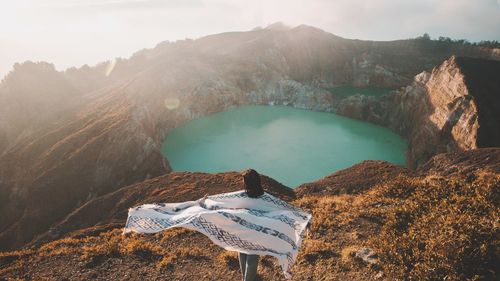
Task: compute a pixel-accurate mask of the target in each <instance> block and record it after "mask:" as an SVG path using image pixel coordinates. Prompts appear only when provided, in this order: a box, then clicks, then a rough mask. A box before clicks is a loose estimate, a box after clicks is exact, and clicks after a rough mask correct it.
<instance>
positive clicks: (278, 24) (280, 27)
mask: <svg viewBox="0 0 500 281" xmlns="http://www.w3.org/2000/svg"><path fill="white" fill-rule="evenodd" d="M265 29H267V30H290V26H288V25H286V24H284V23H283V22H281V21H278V22H275V23H272V24H270V25H268V26H266V28H265Z"/></svg>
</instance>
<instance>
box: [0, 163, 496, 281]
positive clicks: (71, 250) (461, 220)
mask: <svg viewBox="0 0 500 281" xmlns="http://www.w3.org/2000/svg"><path fill="white" fill-rule="evenodd" d="M499 186H500V176H499V175H496V174H491V173H489V174H486V173H484V174H483V173H481V172H477V173H475V174H472V175H470V174H469V175H458V176H447V177H444V176H439V175H427V176H408V175H399V176H396V177H395V178H393V179H391V180H389V181H387V182H384V183H381V184H378V185H375V186H374V187H372V188H371V189H369V190H367V191H366V192H364V193H361V194H343V195H326V196H325V195H321V194H310V195H306V196H304V197H302V198H299V199H296V200H295V201H294V204H297V205H299V206H301V207H302V208H304V209H307V210H308V211H310V212H312V214H313V221H312V224H311V228H310V231H309V233H308V234H307V235H306V238H305V240H304V242H303V245H302V247H301V251H300V253H299V256H298V259H297V263H296V265H295V266H294V269H293V272H294V280H377V279H379V280H495V278H498V268H497V267H498V264H497V263H498V257H499V255H500V247H499V246H500V245H499V243H500V242H499V241H498V237H499V235H500V229H499V213H500V212H499V211H500V206H499V204H500V193H499V191H500V190H499ZM68 263H73V264H76V265H80V266H81V268H83V269H82V270H80V271H79V272H77V273H76V274H82V275H77V277H74V278H76V279H78V278H80V277H81V278H82V279H85V278H87V277H88V276H99V277H100V276H109V271H111V270H110V269H109V268H110V267H104V266H103V265H104V264H107V263H109V264H110V265H109V266H111V267H112V268H113V267H119V268H120V269H119V271H118V273H116V272H115V273H114V274H115V275H114V276H115V278H117V277H119V276H122V277H123V276H129V277H130V276H135V275H134V272H135V271H138V270H140V269H144V270H143V272H147V274H148V275H147V278H151V279H154V278H156V277H155V276H163V277H165V276H169V277H170V279H171V280H195V279H200V278H201V279H204V280H220V279H227V280H230V279H231V280H232V279H235V278H239V266H238V256H237V254H236V253H233V252H228V251H225V250H223V249H221V248H219V247H217V246H215V245H214V244H213V243H211V242H210V241H209V240H208V239H207V238H206V237H204V236H203V235H201V234H198V233H196V232H193V231H189V230H185V229H172V230H168V231H165V232H162V233H158V234H154V235H138V234H131V235H126V236H125V235H122V234H121V230H120V229H116V230H113V231H109V232H105V233H101V234H100V235H98V236H92V237H83V238H76V237H73V238H72V237H68V238H64V239H61V240H58V241H54V242H51V243H48V244H45V245H43V246H41V247H39V248H36V249H28V250H22V251H17V252H9V253H2V254H0V276H7V277H12V278H26V279H31V278H32V277H33V276H34V274H35V272H36V268H37V266H40V267H43V266H44V264H46V265H49V266H50V267H51V268H58V267H61V268H63V269H64V268H65V267H67V266H68ZM130 264H132V266H129V265H130ZM27 265H29V266H27ZM127 266H129V267H127ZM194 268H196V270H194ZM81 272H84V273H85V274H94V275H83V274H84V273H81ZM47 274H49V276H55V275H54V274H52V275H50V274H51V273H50V272H49V273H47ZM142 274H146V273H142ZM259 274H260V275H261V276H262V278H263V279H264V280H282V279H283V276H282V273H281V270H280V268H279V267H278V265H277V263H276V261H275V259H273V258H271V257H264V258H262V259H261V261H260V265H259ZM78 276H79V277H78ZM111 278H113V277H111ZM147 278H146V279H147ZM55 279H56V280H58V278H55ZM70 279H71V278H70ZM131 279H138V278H137V277H132V278H131ZM48 280H51V279H50V278H48ZM52 280H53V279H52Z"/></svg>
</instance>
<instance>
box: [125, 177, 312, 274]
mask: <svg viewBox="0 0 500 281" xmlns="http://www.w3.org/2000/svg"><path fill="white" fill-rule="evenodd" d="M242 176H243V183H244V187H245V189H244V190H239V191H234V192H228V193H221V194H215V195H211V196H207V195H205V196H204V197H203V198H201V199H199V200H196V201H188V202H184V203H155V204H144V205H140V206H137V207H134V208H130V209H129V213H128V218H127V223H126V225H125V228H124V231H123V233H128V232H130V231H134V232H139V233H156V232H159V231H162V230H166V229H169V228H172V227H184V228H187V229H192V230H196V231H198V232H200V233H202V234H204V235H206V236H207V237H208V238H209V239H210V240H212V242H214V243H215V244H217V245H219V246H221V247H223V248H225V249H226V250H229V251H237V252H239V253H240V254H239V261H240V268H241V273H242V275H243V280H245V281H250V280H255V278H256V275H257V263H258V258H259V256H260V255H269V256H273V257H275V258H277V259H278V263H279V264H280V266H281V268H282V270H283V273H284V275H285V277H286V278H290V277H291V274H290V270H291V267H292V265H293V263H294V262H295V259H296V258H297V255H298V251H299V247H300V245H301V242H302V239H303V235H304V232H305V230H306V226H307V224H308V223H309V221H310V219H311V215H310V214H308V213H306V212H304V211H303V210H301V209H300V208H297V207H295V206H293V205H291V204H289V203H287V202H285V201H283V200H281V199H279V198H277V197H275V196H273V195H271V194H269V193H266V192H264V190H263V188H262V185H261V182H260V175H259V174H258V173H257V172H256V171H255V170H251V169H250V170H246V171H244V172H242Z"/></svg>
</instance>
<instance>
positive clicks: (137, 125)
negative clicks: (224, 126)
mask: <svg viewBox="0 0 500 281" xmlns="http://www.w3.org/2000/svg"><path fill="white" fill-rule="evenodd" d="M452 54H459V55H469V56H474V57H484V58H489V59H498V54H495V53H493V52H492V51H491V50H488V49H484V48H463V47H462V46H451V47H450V48H442V46H440V45H436V46H434V45H428V44H427V43H425V42H422V41H421V40H400V41H393V42H372V41H362V40H348V39H344V38H340V37H338V36H335V35H332V34H329V33H327V32H324V31H322V30H319V29H317V28H313V27H309V26H298V27H295V28H280V29H275V28H266V29H261V30H254V31H248V32H229V33H222V34H216V35H211V36H206V37H203V38H200V39H197V40H183V41H178V42H173V43H172V42H164V43H161V44H159V45H158V46H157V47H155V48H153V49H151V50H143V51H140V52H138V53H136V54H135V55H134V56H132V57H131V58H130V59H119V60H116V61H115V62H114V63H111V62H109V63H103V64H99V65H97V66H95V67H88V66H86V67H82V68H79V69H69V70H67V71H65V72H62V73H59V72H56V71H54V70H53V69H52V70H50V71H48V73H50V75H51V77H54V78H53V79H45V78H43V77H45V76H40V77H39V76H38V74H36V75H34V76H29V77H31V78H33V77H34V78H33V79H34V80H35V81H36V82H37V83H36V84H33V85H32V83H31V81H32V80H33V79H32V80H30V79H31V78H30V79H27V78H22V79H17V80H16V79H11V78H12V77H24V76H23V73H24V72H23V71H22V69H16V70H14V71H13V72H12V73H11V74H9V75H10V76H8V77H7V78H6V79H4V80H3V81H2V84H1V85H0V100H1V99H3V98H5V97H7V98H8V99H9V102H6V103H1V104H0V112H7V111H5V110H7V109H8V108H13V110H11V109H8V112H11V113H12V114H11V113H9V114H8V115H2V116H1V117H2V119H1V120H0V124H4V125H5V124H7V125H5V126H3V125H2V126H3V127H0V128H7V127H9V126H10V125H11V124H16V123H13V122H14V121H16V120H25V119H23V118H21V117H20V116H22V115H23V114H24V109H23V108H24V107H23V106H24V103H23V102H22V101H30V100H31V99H32V98H33V95H34V94H33V93H34V92H36V89H32V88H29V87H35V86H34V85H36V88H40V89H51V90H50V91H49V92H50V93H47V94H44V96H45V95H53V96H54V100H55V101H53V100H52V98H51V99H43V98H41V99H37V101H38V100H40V101H42V102H46V104H47V106H44V107H43V108H48V109H52V108H55V109H58V110H56V112H55V113H54V114H48V117H47V118H45V117H44V116H43V115H39V114H34V115H33V116H32V117H30V118H27V119H26V121H23V122H24V123H26V124H27V125H26V126H28V127H27V129H26V130H24V129H23V130H18V131H11V130H10V129H5V130H4V129H2V130H0V150H2V149H3V151H2V152H0V250H3V249H13V248H18V247H20V246H22V245H24V244H26V243H28V242H29V241H31V240H32V239H33V238H34V237H35V236H37V235H40V234H42V233H45V232H46V231H47V230H48V229H49V228H50V227H51V226H54V225H56V224H58V223H60V222H61V220H63V219H64V218H65V217H66V216H67V215H68V214H69V213H71V212H73V211H75V210H76V209H78V208H79V207H81V206H82V205H84V204H85V203H86V202H89V201H90V200H92V199H93V198H96V197H97V196H101V195H103V194H107V193H110V192H113V191H115V190H117V189H118V188H120V187H122V186H126V185H129V184H132V183H135V182H141V181H143V180H144V179H147V178H150V177H154V176H158V175H161V174H163V173H164V172H168V171H170V168H169V165H168V161H166V160H165V159H164V158H163V157H162V156H161V154H160V151H159V148H160V144H161V143H162V141H163V140H164V138H165V136H166V134H167V133H168V131H169V130H170V129H172V128H174V127H177V126H179V125H181V124H183V123H184V122H187V121H189V120H191V119H193V118H197V117H201V116H205V115H207V114H210V113H214V112H218V111H222V110H225V109H228V108H231V107H235V106H240V105H245V104H286V105H289V106H295V107H300V108H307V109H313V110H321V111H334V110H335V109H336V107H337V105H338V103H339V102H341V100H340V99H339V98H338V97H336V96H335V95H332V94H331V93H330V92H328V91H327V90H325V88H328V87H330V86H333V85H339V84H352V85H358V86H368V85H372V86H385V87H396V86H398V87H399V86H403V85H406V84H407V83H409V82H410V81H411V79H412V77H413V76H414V75H416V74H417V73H419V72H421V71H422V70H431V69H432V67H433V66H435V65H436V64H438V63H440V62H442V60H443V59H445V58H447V57H449V56H450V55H452ZM28 65H30V64H29V63H28ZM9 77H10V78H9ZM35 78H37V79H35ZM41 78H43V79H41ZM14 82H15V83H14ZM481 83H482V82H481ZM24 84H26V85H24ZM52 84H54V85H53V87H49V86H51V85H52ZM30 85H32V86H30ZM25 86H26V87H28V88H29V91H28V90H27V91H24V90H23V89H24V88H25ZM412 87H413V86H412ZM415 87H416V86H415ZM4 89H8V91H6V90H4ZM52 89H53V90H52ZM60 89H63V90H62V92H60ZM6 93H7V94H6ZM73 93H74V94H73ZM401 95H402V94H401ZM35 96H36V95H35ZM398 97H399V95H397V96H394V97H393V99H397V98H398ZM401 98H403V97H401ZM409 100H411V99H409ZM16 104H17V105H18V106H15V105H16ZM19 104H20V105H19ZM35 104H37V103H35ZM402 104H404V105H400V104H395V103H394V104H393V105H394V106H398V107H403V106H405V108H406V106H409V103H404V102H402ZM34 106H35V105H34ZM417 106H420V103H418V104H417ZM358 108H361V106H358ZM59 109H60V112H61V115H59V113H58V112H59ZM28 110H29V108H28ZM415 110H416V109H410V110H409V111H415ZM45 111H50V110H45ZM45 111H44V112H45ZM62 112H64V114H63V113H62ZM405 112H408V110H406V111H405ZM56 113H57V114H56ZM66 113H67V114H66ZM394 116H396V115H394ZM18 118H20V119H18ZM37 118H39V120H38V121H40V122H36V121H37ZM363 119H366V120H370V119H373V118H363ZM487 119H488V117H486V118H485V120H487ZM33 120H35V121H33ZM401 120H407V121H405V123H404V126H410V125H412V123H411V122H410V121H409V120H410V119H401ZM31 122H33V123H31ZM478 122H481V120H479V121H478ZM391 124H392V125H388V126H389V127H391V126H403V125H401V124H398V123H391ZM479 124H481V123H479ZM23 126H24V125H23ZM21 127H22V126H21V125H19V127H18V126H17V125H16V130H17V128H21ZM32 128H35V129H36V130H34V129H32ZM23 132H24V133H23ZM457 133H459V132H457ZM409 139H410V140H411V139H412V138H411V137H409ZM413 144H415V146H416V145H419V143H418V142H413V143H412V145H413ZM414 149H416V150H419V148H414ZM425 152H426V151H425ZM429 153H430V154H432V153H431V152H429ZM413 154H415V155H417V154H418V153H413ZM430 154H429V155H426V156H430ZM424 158H425V157H424Z"/></svg>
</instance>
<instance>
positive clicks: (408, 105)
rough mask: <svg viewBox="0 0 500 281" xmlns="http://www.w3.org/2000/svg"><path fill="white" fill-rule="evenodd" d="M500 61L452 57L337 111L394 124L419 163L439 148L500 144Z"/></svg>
mask: <svg viewBox="0 0 500 281" xmlns="http://www.w3.org/2000/svg"><path fill="white" fill-rule="evenodd" d="M499 73H500V62H497V61H488V60H481V59H473V58H461V57H451V58H450V59H448V60H446V61H444V62H443V63H441V64H440V65H439V66H436V67H435V68H434V69H433V70H432V72H431V73H428V72H422V73H420V74H419V75H417V76H416V77H415V80H414V82H413V83H412V84H411V85H409V86H406V87H403V88H401V89H400V90H398V91H396V92H393V93H392V94H391V95H388V96H384V97H382V98H377V97H368V96H360V95H358V96H353V97H349V98H346V99H344V100H342V101H341V102H340V103H339V104H338V106H337V110H336V112H337V113H338V114H342V115H346V116H349V117H353V118H358V119H362V120H367V121H370V122H374V123H377V124H381V125H383V126H386V127H389V128H391V129H393V130H395V131H396V132H398V133H399V134H401V135H403V136H405V137H406V138H407V139H408V141H409V148H408V154H407V156H408V157H407V160H408V164H409V166H410V167H418V166H419V165H420V164H422V163H423V162H425V161H427V160H428V159H429V158H430V157H432V156H433V155H435V154H437V153H442V152H452V151H466V150H470V149H474V148H478V147H495V146H500V131H499V130H498V120H500V113H499V105H500V80H498V78H497V76H498V74H499Z"/></svg>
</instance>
